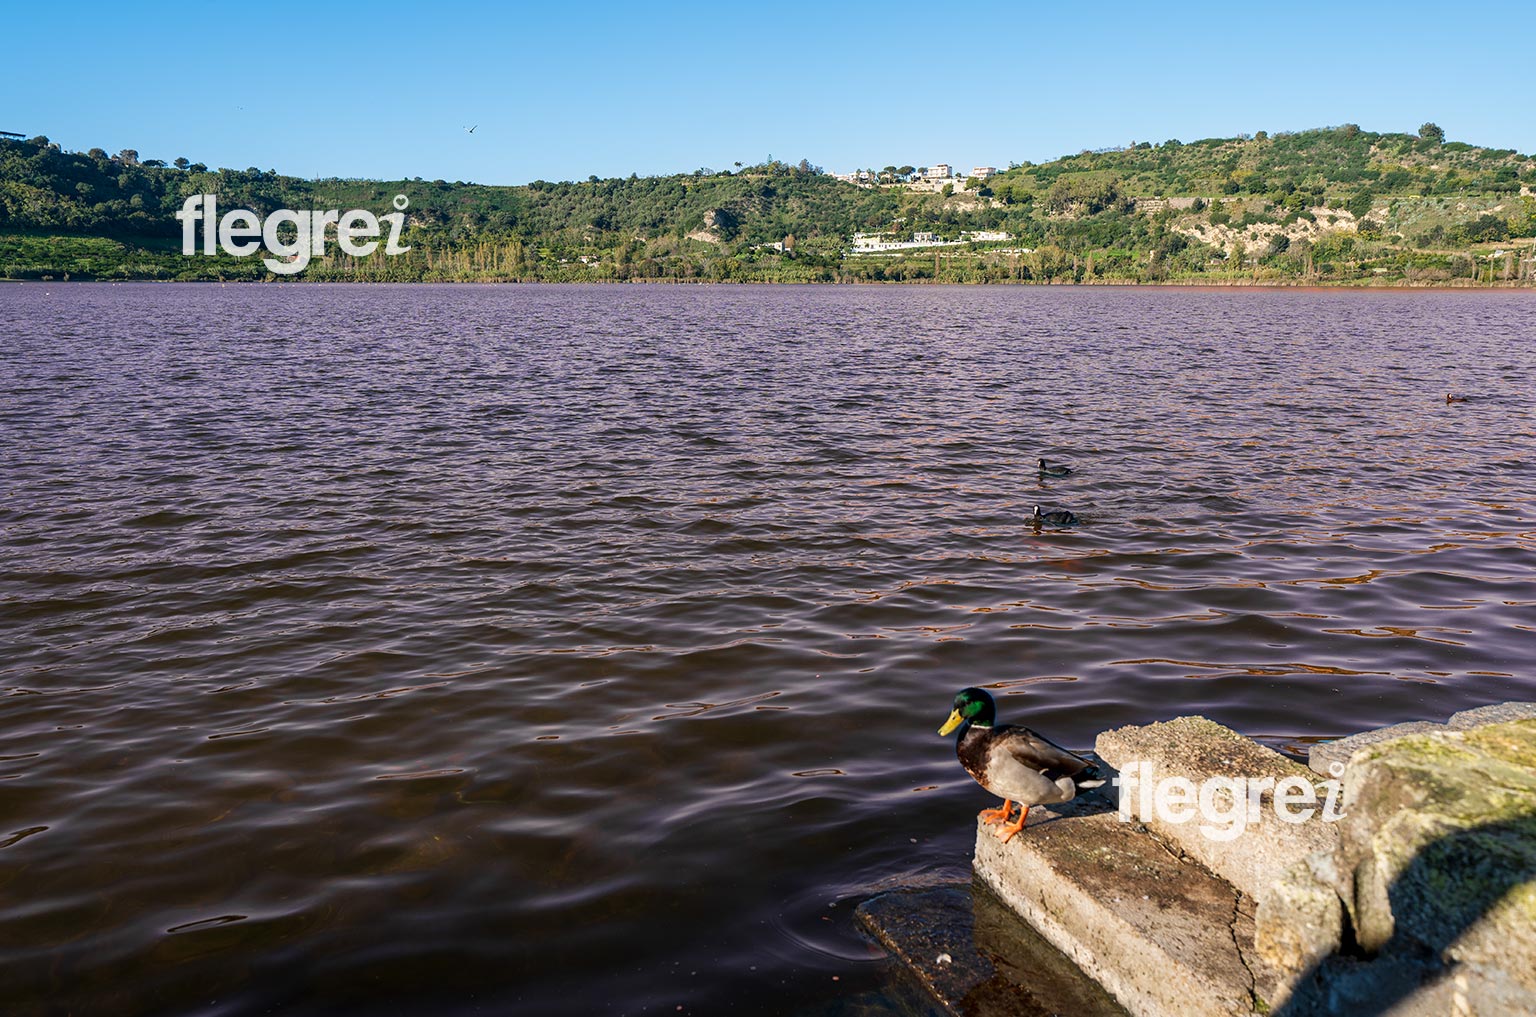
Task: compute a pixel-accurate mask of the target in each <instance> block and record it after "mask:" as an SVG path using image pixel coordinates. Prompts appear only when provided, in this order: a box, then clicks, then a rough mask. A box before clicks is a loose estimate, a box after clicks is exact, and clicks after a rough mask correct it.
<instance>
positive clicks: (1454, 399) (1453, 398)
mask: <svg viewBox="0 0 1536 1017" xmlns="http://www.w3.org/2000/svg"><path fill="white" fill-rule="evenodd" d="M1445 401H1446V402H1448V403H1464V402H1466V401H1467V397H1466V396H1459V395H1451V393H1449V392H1447V393H1446V394H1445Z"/></svg>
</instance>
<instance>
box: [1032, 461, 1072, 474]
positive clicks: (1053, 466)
mask: <svg viewBox="0 0 1536 1017" xmlns="http://www.w3.org/2000/svg"><path fill="white" fill-rule="evenodd" d="M1071 472H1072V467H1070V466H1067V465H1065V464H1062V463H1047V462H1046V461H1045V460H1044V459H1042V460H1040V476H1042V477H1065V476H1066V475H1067V474H1069V473H1071Z"/></svg>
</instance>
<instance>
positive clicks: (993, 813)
mask: <svg viewBox="0 0 1536 1017" xmlns="http://www.w3.org/2000/svg"><path fill="white" fill-rule="evenodd" d="M1012 812H1013V802H1011V801H1005V802H1003V804H1002V807H1001V808H996V809H982V810H981V811H980V812H978V813H977V814H976V818H977V819H979V820H981V821H982V822H983V823H987V824H989V825H990V824H993V823H1006V822H1008V816H1009V814H1010V813H1012Z"/></svg>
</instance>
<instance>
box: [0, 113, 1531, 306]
mask: <svg viewBox="0 0 1536 1017" xmlns="http://www.w3.org/2000/svg"><path fill="white" fill-rule="evenodd" d="M1533 190H1536V159H1533V158H1532V157H1530V156H1525V155H1520V154H1518V153H1516V152H1514V151H1510V150H1501V149H1492V148H1481V147H1476V146H1472V145H1468V144H1464V143H1460V142H1446V141H1444V139H1443V135H1441V134H1440V133H1439V131H1438V129H1437V128H1434V127H1433V125H1425V128H1424V129H1423V130H1422V131H1421V132H1420V135H1408V134H1376V133H1372V132H1369V131H1363V130H1360V129H1359V128H1358V127H1355V126H1354V125H1345V126H1343V127H1339V128H1328V129H1322V130H1313V131H1303V132H1298V133H1293V134H1276V135H1273V136H1270V135H1267V134H1265V133H1263V132H1260V133H1259V134H1258V135H1256V136H1254V137H1243V138H1227V139H1207V140H1203V141H1195V142H1190V143H1187V144H1185V143H1180V142H1178V141H1167V142H1164V143H1162V144H1156V145H1154V144H1149V143H1144V144H1139V145H1134V146H1129V147H1126V148H1123V149H1115V150H1110V151H1100V152H1083V153H1080V154H1078V155H1072V156H1067V157H1065V158H1062V159H1057V160H1054V161H1052V162H1049V163H1042V164H1039V165H1032V164H1028V163H1026V164H1023V165H1017V166H1014V167H1011V168H1010V169H1008V170H1007V171H1005V172H1003V173H1001V174H999V175H997V176H995V177H993V178H992V179H990V180H987V181H971V182H970V185H969V187H968V188H967V187H965V186H964V185H963V184H962V185H961V186H960V187H959V189H958V191H957V193H955V194H953V195H945V194H942V193H933V192H931V191H930V192H923V193H920V192H917V191H915V190H911V189H908V188H906V187H903V186H901V185H899V184H896V185H890V186H877V187H861V186H855V185H853V184H850V183H845V182H843V181H840V180H836V179H834V178H832V177H831V176H828V175H826V174H823V173H821V172H820V171H819V170H818V169H817V168H815V167H812V166H810V165H809V164H808V163H806V162H804V161H802V162H801V163H800V164H799V165H798V166H791V165H788V164H785V163H780V162H770V163H765V164H762V165H758V166H750V167H743V168H740V169H737V170H736V171H734V172H731V171H723V172H715V171H709V170H699V171H696V172H694V173H692V174H685V175H684V174H680V175H675V176H665V177H636V176H630V177H628V178H624V179H608V180H599V179H597V178H589V179H588V180H586V181H582V182H568V181H567V182H560V183H551V182H547V181H535V182H533V183H531V184H528V185H526V186H518V187H499V186H487V185H479V184H466V183H456V182H447V181H442V180H435V181H424V180H420V179H415V180H400V181H367V180H305V179H302V178H298V177H291V176H285V175H282V174H279V173H276V172H275V171H262V170H257V169H254V168H253V169H248V170H229V169H218V170H210V169H208V168H207V167H205V166H202V165H198V164H193V163H189V162H187V161H186V160H184V159H180V160H177V164H176V165H166V164H164V163H162V162H159V161H157V160H152V159H143V160H141V159H140V158H139V156H138V153H136V152H131V151H125V152H120V153H118V154H117V155H115V156H109V155H108V154H107V153H106V152H104V151H102V150H100V149H93V150H91V151H90V152H86V153H78V152H65V151H62V150H61V149H60V148H59V146H57V145H55V144H53V143H51V142H49V141H48V140H47V139H46V138H34V139H31V140H29V141H0V277H5V278H65V277H66V276H68V277H71V278H100V279H125V278H158V279H173V278H188V279H214V278H223V279H264V278H268V277H269V276H268V273H267V271H266V269H265V268H264V267H263V266H262V265H261V261H260V259H259V258H254V257H252V258H243V259H237V258H232V257H229V256H226V255H220V256H218V257H215V258H205V257H201V256H199V257H193V258H188V257H184V256H182V255H181V253H180V250H179V245H180V235H181V234H180V224H179V223H178V222H177V221H176V220H175V219H174V218H173V213H174V212H175V211H176V210H177V209H179V208H180V207H181V205H182V201H183V199H184V198H185V196H187V195H190V194H198V193H205V192H211V193H217V194H218V195H219V202H220V205H221V207H222V208H224V209H230V208H235V207H245V208H250V209H253V210H255V211H256V212H257V213H258V214H260V215H265V214H267V213H268V212H271V211H273V210H275V209H278V208H293V209H309V208H339V209H349V208H364V209H369V210H372V211H374V212H379V213H382V212H384V211H387V210H389V208H390V205H389V203H390V199H391V198H393V197H394V196H395V195H397V194H404V195H406V196H407V197H408V198H409V200H410V208H409V212H408V216H409V218H408V224H407V228H406V231H405V236H404V243H406V244H409V245H410V246H411V247H412V250H411V252H410V253H409V254H406V255H402V256H399V257H394V258H385V257H382V256H377V255H376V256H373V257H371V258H366V259H353V258H350V257H349V256H346V255H343V254H339V253H337V252H336V251H335V249H334V246H333V248H332V252H331V253H330V254H328V255H327V256H326V257H325V258H323V259H316V260H315V261H314V262H312V263H311V264H310V266H309V268H308V269H307V270H306V271H305V273H304V275H303V276H302V278H305V279H311V280H313V279H366V280H473V279H484V280H493V279H494V280H508V281H513V280H588V279H591V280H602V279H612V280H623V279H679V280H681V279H708V280H746V281H857V280H932V279H935V278H937V279H939V280H942V281H1079V282H1092V281H1127V282H1156V281H1196V282H1200V281H1206V282H1217V283H1221V282H1307V283H1323V284H1327V283H1342V284H1353V283H1359V282H1371V281H1374V282H1403V283H1463V284H1472V283H1474V282H1478V281H1481V282H1482V283H1483V284H1485V285H1486V284H1490V283H1505V282H1508V283H1511V284H1513V283H1517V282H1519V281H1521V280H1522V279H1524V280H1525V281H1527V282H1530V281H1532V280H1533V277H1536V261H1533V260H1532V259H1531V257H1530V252H1531V249H1532V248H1533V246H1536V244H1533V240H1532V238H1536V196H1533V195H1532V191H1533ZM914 231H923V232H928V233H933V234H936V235H937V237H939V238H941V239H948V240H958V239H961V234H962V233H968V232H972V231H994V232H996V231H1001V232H1006V233H1008V234H1010V235H1011V238H1012V239H1010V240H1008V241H991V242H986V243H964V244H955V245H952V246H946V247H943V248H941V249H919V250H911V251H896V252H888V253H882V254H878V255H874V254H864V255H849V254H848V253H847V251H848V244H849V240H850V238H851V236H852V234H853V233H855V232H866V233H875V232H887V233H889V234H891V235H893V236H901V237H905V236H907V235H910V234H911V233H912V232H914ZM769 245H782V246H783V248H784V250H779V249H778V248H777V246H769Z"/></svg>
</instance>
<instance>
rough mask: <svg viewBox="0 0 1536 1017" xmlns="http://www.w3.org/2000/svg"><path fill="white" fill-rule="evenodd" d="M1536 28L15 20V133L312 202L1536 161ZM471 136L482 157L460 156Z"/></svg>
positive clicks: (1068, 18)
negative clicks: (1164, 159)
mask: <svg viewBox="0 0 1536 1017" xmlns="http://www.w3.org/2000/svg"><path fill="white" fill-rule="evenodd" d="M1532 22H1533V9H1532V7H1531V6H1530V4H1529V3H1528V2H1523V3H1505V2H1497V0H1496V2H1493V3H1487V4H1459V5H1458V4H1451V3H1444V2H1441V3H1436V4H1433V5H1430V4H1421V3H1417V2H1414V0H1406V2H1395V3H1388V2H1377V0H1369V2H1358V3H1349V2H1345V3H1327V4H1319V3H1310V2H1309V3H1294V4H1254V3H1237V2H1233V3H1229V4H1211V3H1183V4H1164V5H1153V4H1119V3H1114V2H1099V3H1065V2H1060V0H1058V2H1054V3H1049V4H1008V3H1002V2H994V3H975V2H937V0H936V2H931V3H908V2H904V0H889V2H870V0H864V2H842V3H838V2H830V3H817V4H801V3H797V2H793V0H781V2H778V3H773V4H748V3H740V2H716V3H709V4H696V3H667V2H664V0H651V2H648V3H641V2H631V3H608V2H604V0H598V2H582V3H561V2H545V3H537V4H525V3H516V2H514V3H505V4H472V3H461V2H456V0H440V2H435V3H430V4H404V3H379V4H346V5H342V4H329V3H316V4H312V5H301V4H266V5H258V4H240V5H233V4H231V5H211V4H195V5H194V4H185V5H181V4H174V3H166V4H163V5H162V4H154V5H141V4H133V3H124V2H123V0H113V2H111V3H98V2H94V0H79V2H72V3H60V2H52V3H39V2H30V3H29V2H24V0H23V2H16V3H12V4H8V5H7V7H6V12H5V16H4V24H3V35H0V130H7V131H20V132H22V133H24V134H26V135H27V136H28V137H31V136H34V135H38V134H44V135H47V136H48V137H50V138H52V139H53V140H54V141H56V142H58V143H59V144H61V145H63V146H64V147H65V148H68V149H79V150H84V149H87V148H92V147H100V148H104V149H107V150H108V151H110V152H116V151H118V150H119V149H122V148H134V149H137V150H138V152H139V154H140V157H141V158H146V159H148V158H160V159H165V160H167V161H169V160H171V159H175V158H176V157H177V156H183V155H184V156H186V157H187V158H189V159H191V160H192V161H194V162H205V163H207V164H208V165H210V166H231V167H236V168H241V169H243V168H245V167H247V166H257V167H259V168H262V169H269V168H275V169H278V170H279V171H282V172H285V173H292V174H295V175H298V176H361V177H385V178H387V177H410V176H421V177H425V178H427V179H434V178H439V177H440V178H443V179H447V180H466V181H477V182H481V183H524V182H526V181H529V180H533V179H537V178H544V179H548V180H561V179H585V178H586V177H587V175H588V174H594V173H595V174H597V175H599V176H618V175H628V174H629V173H631V172H636V173H640V174H650V173H671V172H687V171H691V170H693V169H696V168H698V167H700V166H709V167H712V168H716V169H719V168H730V167H731V164H732V163H734V162H736V161H738V160H739V161H742V162H756V161H759V160H762V159H764V158H766V157H767V156H769V155H772V156H774V157H776V158H779V159H784V160H786V161H791V162H793V161H798V160H799V159H801V158H802V157H803V158H807V159H809V160H810V161H811V162H813V163H815V164H817V165H820V166H823V167H825V168H826V169H828V170H835V171H842V170H848V169H854V168H857V167H864V166H870V167H875V168H879V167H881V166H885V165H887V164H895V165H898V166H899V165H902V164H906V163H910V164H912V165H917V166H922V165H930V164H933V163H937V162H949V163H951V164H954V165H957V166H961V167H965V168H969V167H971V166H973V165H983V164H984V165H995V166H999V167H1002V166H1006V165H1007V164H1008V163H1009V162H1010V161H1024V160H1030V161H1036V162H1038V161H1042V160H1045V159H1051V158H1055V157H1057V156H1060V155H1064V154H1067V153H1069V152H1076V151H1080V150H1082V149H1084V148H1102V147H1107V146H1110V145H1117V144H1126V143H1129V142H1131V141H1163V140H1166V139H1168V138H1179V139H1180V140H1183V141H1191V140H1194V139H1196V138H1203V137H1230V136H1232V135H1235V134H1238V133H1241V132H1253V131H1258V130H1268V131H1271V132H1274V131H1281V130H1299V129H1303V128H1308V127H1321V126H1326V125H1332V124H1341V123H1347V122H1353V123H1358V124H1360V125H1361V126H1362V127H1364V128H1366V129H1367V130H1375V131H1409V132H1412V131H1416V130H1417V129H1418V127H1419V125H1420V124H1421V123H1423V122H1424V121H1426V120H1430V121H1434V122H1436V123H1438V124H1439V125H1440V126H1441V127H1443V128H1445V130H1446V134H1447V137H1448V138H1449V139H1450V140H1455V141H1468V142H1472V143H1474V144H1481V145H1488V146H1493V147H1499V148H1515V149H1518V150H1520V151H1521V152H1533V151H1536V58H1533V56H1532V53H1533V49H1532V45H1533V41H1532V40H1533V28H1532ZM470 126H475V128H476V129H475V131H474V133H473V134H471V133H468V132H467V131H466V128H467V127H470Z"/></svg>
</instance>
